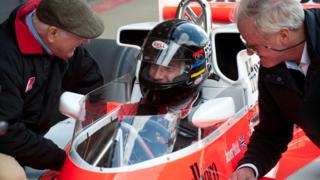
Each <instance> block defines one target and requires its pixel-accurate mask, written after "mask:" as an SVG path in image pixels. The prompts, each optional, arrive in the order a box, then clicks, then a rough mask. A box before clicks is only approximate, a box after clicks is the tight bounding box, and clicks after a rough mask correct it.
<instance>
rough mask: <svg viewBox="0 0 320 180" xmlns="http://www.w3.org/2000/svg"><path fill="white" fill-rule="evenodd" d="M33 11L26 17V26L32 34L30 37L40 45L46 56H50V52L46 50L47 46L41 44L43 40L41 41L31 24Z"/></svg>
mask: <svg viewBox="0 0 320 180" xmlns="http://www.w3.org/2000/svg"><path fill="white" fill-rule="evenodd" d="M34 12H35V11H32V12H31V13H29V14H28V15H27V16H26V24H27V26H28V28H29V30H30V32H31V33H32V35H33V36H34V37H35V38H36V39H37V41H38V42H39V44H41V46H42V48H43V49H44V50H45V51H46V53H47V54H49V55H52V51H51V50H50V49H49V48H48V46H47V45H46V44H45V43H44V42H43V40H42V39H41V37H40V35H39V34H38V32H37V31H36V28H35V27H34V25H33V22H32V15H33V14H34Z"/></svg>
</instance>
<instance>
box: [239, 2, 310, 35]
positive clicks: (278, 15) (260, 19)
mask: <svg viewBox="0 0 320 180" xmlns="http://www.w3.org/2000/svg"><path fill="white" fill-rule="evenodd" d="M246 17H251V18H253V19H254V20H255V22H254V23H255V25H256V27H257V29H258V31H260V32H262V33H267V34H272V33H275V32H278V31H280V30H281V29H283V28H288V29H290V30H296V29H298V28H300V27H301V26H303V21H304V11H303V6H302V4H301V3H300V0H241V1H240V3H239V6H238V7H237V9H236V16H235V20H236V22H239V21H241V19H242V18H246Z"/></svg>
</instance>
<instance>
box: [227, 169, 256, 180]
mask: <svg viewBox="0 0 320 180" xmlns="http://www.w3.org/2000/svg"><path fill="white" fill-rule="evenodd" d="M256 179H257V178H256V176H255V174H254V170H253V169H251V168H249V167H243V168H240V169H238V170H236V171H235V172H233V174H232V175H231V177H230V180H256Z"/></svg>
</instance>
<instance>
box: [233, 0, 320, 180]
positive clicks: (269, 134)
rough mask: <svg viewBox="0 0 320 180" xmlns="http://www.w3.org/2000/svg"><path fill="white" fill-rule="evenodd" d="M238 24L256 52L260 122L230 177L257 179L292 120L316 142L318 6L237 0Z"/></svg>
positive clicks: (286, 138) (285, 139) (288, 135)
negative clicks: (258, 68) (304, 6)
mask: <svg viewBox="0 0 320 180" xmlns="http://www.w3.org/2000/svg"><path fill="white" fill-rule="evenodd" d="M236 17H237V19H236V20H237V25H238V28H239V31H240V33H241V36H242V39H243V40H244V41H245V45H246V47H247V52H248V53H249V54H253V53H256V54H257V55H258V56H259V57H260V65H261V68H260V71H259V81H258V87H259V108H260V123H259V125H257V126H256V127H255V130H254V132H253V134H252V137H251V139H250V144H249V145H248V150H247V152H246V153H245V155H244V157H243V158H242V159H241V160H240V162H239V164H238V167H237V170H236V171H235V172H234V173H233V175H232V177H231V179H233V180H235V179H256V178H257V177H261V176H264V175H265V174H266V173H267V172H268V171H269V170H270V169H271V168H272V167H274V166H275V165H276V163H277V162H278V160H279V159H280V157H281V154H282V153H283V152H285V151H286V150H287V145H288V143H289V142H290V141H291V139H292V137H293V131H294V128H295V125H297V126H299V127H301V128H302V129H303V130H304V132H305V133H306V135H307V136H308V137H309V138H310V140H311V141H312V142H313V143H314V144H315V145H317V146H318V147H320V121H319V118H320V111H319V110H318V108H317V107H319V103H320V94H319V93H320V38H319V31H320V24H319V22H320V10H318V9H310V10H303V6H302V5H301V4H300V2H299V1H298V0H281V1H275V0H241V1H240V4H239V7H238V9H237V16H236Z"/></svg>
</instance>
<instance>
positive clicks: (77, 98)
mask: <svg viewBox="0 0 320 180" xmlns="http://www.w3.org/2000/svg"><path fill="white" fill-rule="evenodd" d="M83 97H84V95H82V94H77V93H73V92H64V93H63V94H62V95H61V97H60V104H59V111H60V112H61V113H62V114H63V115H66V116H68V117H71V118H74V119H79V117H80V111H81V104H80V102H81V100H82V98H83Z"/></svg>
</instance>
